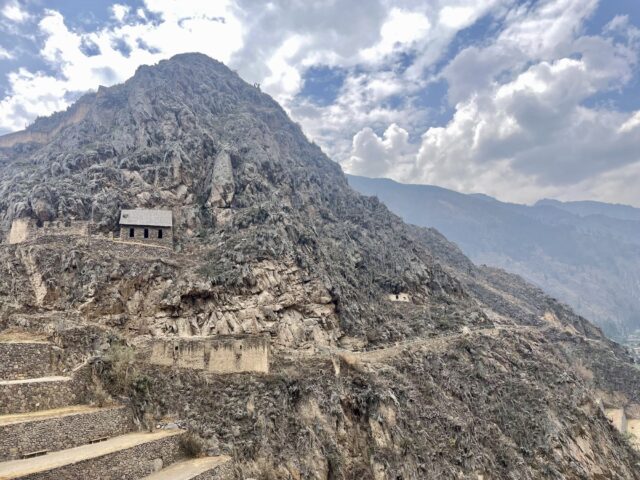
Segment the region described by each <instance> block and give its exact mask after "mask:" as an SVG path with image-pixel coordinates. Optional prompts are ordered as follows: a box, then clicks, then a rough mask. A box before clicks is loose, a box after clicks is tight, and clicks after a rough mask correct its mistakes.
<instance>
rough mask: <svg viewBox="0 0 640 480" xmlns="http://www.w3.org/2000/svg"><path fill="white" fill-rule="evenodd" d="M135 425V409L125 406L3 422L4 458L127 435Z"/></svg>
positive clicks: (0, 438) (1, 458)
mask: <svg viewBox="0 0 640 480" xmlns="http://www.w3.org/2000/svg"><path fill="white" fill-rule="evenodd" d="M132 428H133V422H132V417H131V411H130V410H129V408H127V407H122V406H121V407H113V408H108V409H101V410H94V411H88V412H87V411H85V412H80V413H75V414H70V415H64V416H60V417H55V418H44V419H40V420H33V421H22V422H19V423H10V424H7V425H0V461H7V460H15V459H19V458H21V456H22V455H24V454H27V453H33V452H39V451H42V450H48V451H54V450H65V449H67V448H73V447H77V446H79V445H84V444H86V443H89V442H91V441H93V440H96V439H99V438H103V437H115V436H118V435H123V434H125V433H127V432H129V431H130V430H131V429H132Z"/></svg>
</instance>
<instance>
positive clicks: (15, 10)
mask: <svg viewBox="0 0 640 480" xmlns="http://www.w3.org/2000/svg"><path fill="white" fill-rule="evenodd" d="M0 14H2V16H3V17H5V18H7V19H9V20H11V21H12V22H16V23H23V22H26V21H27V20H29V18H30V17H31V15H29V12H27V11H26V10H25V9H23V8H22V7H21V6H20V4H19V3H18V2H16V1H10V2H7V3H6V4H5V5H4V7H2V10H0Z"/></svg>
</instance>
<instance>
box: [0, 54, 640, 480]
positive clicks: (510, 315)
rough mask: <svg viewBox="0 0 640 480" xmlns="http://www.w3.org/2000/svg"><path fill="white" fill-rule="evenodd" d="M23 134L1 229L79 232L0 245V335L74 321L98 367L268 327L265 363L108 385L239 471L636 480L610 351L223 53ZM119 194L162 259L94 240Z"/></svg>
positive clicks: (584, 324) (112, 92)
mask: <svg viewBox="0 0 640 480" xmlns="http://www.w3.org/2000/svg"><path fill="white" fill-rule="evenodd" d="M78 105H83V106H82V109H83V112H82V114H81V115H80V114H77V113H74V112H75V111H76V110H75V109H77V108H79V107H78ZM70 119H71V120H70ZM31 130H32V131H33V132H41V133H42V132H44V133H42V134H39V135H31V133H33V132H30V131H27V132H24V133H21V134H20V135H14V136H13V137H12V139H10V141H6V142H4V143H2V142H0V145H5V146H4V147H0V225H1V226H2V229H3V230H4V232H5V235H4V237H5V238H7V237H8V231H9V229H10V227H11V224H12V222H13V221H14V220H15V219H18V218H32V219H34V220H35V221H36V222H40V223H41V222H47V221H50V220H54V219H55V220H61V221H62V220H64V221H71V220H92V221H93V224H94V225H93V228H92V229H93V231H94V233H95V234H96V235H95V236H94V237H93V238H91V239H90V241H89V239H88V238H86V237H82V236H75V235H67V236H64V235H62V236H49V237H47V236H42V237H39V238H37V239H33V240H29V241H27V242H24V243H20V244H17V245H9V244H7V243H6V242H5V243H3V244H2V245H0V327H4V328H11V329H27V330H36V331H40V332H56V335H58V336H61V337H64V335H70V334H69V333H65V332H74V337H73V342H70V343H72V344H73V346H74V348H76V349H78V350H80V351H81V355H97V356H98V359H99V361H96V365H97V366H100V369H98V371H96V374H102V375H103V376H104V377H105V378H107V379H108V378H110V377H109V375H110V374H109V368H111V367H110V366H109V357H108V356H104V358H103V356H101V355H102V354H101V352H104V349H109V348H113V347H109V345H116V344H118V343H119V342H125V343H127V342H128V343H131V344H132V345H135V344H136V341H137V340H138V339H140V338H141V337H148V336H160V335H162V336H192V335H216V334H225V333H250V334H269V336H270V338H271V341H272V348H273V351H272V360H271V361H272V368H271V372H270V373H269V374H268V375H262V374H234V375H227V376H215V375H214V376H207V375H205V374H202V373H199V372H194V371H190V370H171V369H163V368H160V367H153V366H149V365H146V364H141V365H137V366H136V371H137V372H138V375H137V376H134V378H131V379H130V382H129V383H126V382H125V385H122V384H121V383H122V382H120V384H116V383H114V384H113V385H110V384H107V386H108V387H109V388H112V389H113V393H114V395H115V394H117V395H120V396H123V395H127V396H128V397H129V399H130V401H131V403H132V405H133V406H134V407H135V409H136V412H137V413H138V414H139V420H140V421H141V422H142V423H144V422H145V421H146V419H147V418H151V419H152V420H151V421H153V422H156V421H160V420H161V419H163V418H164V417H165V416H166V415H172V416H176V415H177V416H179V417H180V418H181V419H182V421H184V422H185V425H187V426H188V427H189V428H190V429H191V430H193V431H197V432H199V434H200V435H201V436H202V437H203V438H204V439H205V441H206V445H207V446H208V449H209V450H211V451H212V452H217V453H226V454H230V455H232V456H233V457H234V462H235V467H234V468H235V472H236V476H237V478H247V477H250V476H254V477H258V478H283V479H284V478H318V479H336V478H345V479H347V478H371V479H376V480H378V479H387V478H388V479H391V478H394V479H397V478H411V479H413V478H415V479H418V478H420V479H422V478H469V479H471V478H473V479H477V478H478V475H484V476H485V478H522V479H534V478H557V479H560V478H563V479H582V478H616V479H627V478H640V473H638V471H639V470H638V464H639V462H640V458H639V457H638V453H637V452H635V451H634V450H633V449H632V448H631V446H630V444H629V443H628V442H627V441H626V440H625V438H623V437H622V436H621V435H620V434H619V433H618V432H617V431H616V430H615V429H614V428H613V427H612V426H611V424H610V423H609V422H608V420H607V419H606V418H605V416H604V415H603V413H602V412H601V411H600V409H599V408H598V406H597V404H596V402H595V399H596V398H603V399H605V400H606V401H607V402H608V403H612V404H613V403H617V404H618V405H621V406H628V407H632V406H634V405H636V404H640V398H638V392H639V391H640V389H639V388H638V387H640V372H639V371H638V369H637V368H636V367H635V366H634V365H633V364H632V362H631V361H630V359H629V357H628V356H627V354H626V353H625V352H624V350H622V349H621V348H620V347H618V346H617V345H616V344H614V343H612V342H610V341H608V340H607V339H606V338H605V337H604V336H603V335H602V333H601V331H600V330H599V329H598V328H596V327H594V326H593V325H591V324H590V323H589V322H588V321H586V320H585V319H583V318H581V317H579V316H577V315H575V314H574V313H573V312H571V311H570V310H568V309H566V308H565V307H563V306H562V305H560V304H558V303H557V302H555V301H553V300H552V299H550V298H548V297H546V296H545V295H544V294H543V293H542V292H541V291H539V290H537V289H535V288H534V287H532V286H530V285H528V284H526V283H525V282H523V281H522V280H520V279H518V278H517V277H514V278H511V277H509V276H508V275H507V274H505V273H504V272H501V271H494V270H490V269H483V268H477V267H475V266H474V265H473V264H472V263H471V262H470V261H469V260H468V259H467V258H466V257H465V256H464V255H463V254H462V253H461V252H460V251H459V250H458V249H457V248H456V247H455V246H454V245H452V244H451V243H449V242H448V241H447V240H446V239H445V238H444V237H442V236H441V235H439V234H438V233H437V232H435V231H433V230H426V229H419V228H416V227H413V226H409V225H406V224H404V223H403V222H402V221H401V220H400V219H399V218H398V217H397V216H395V215H393V214H392V213H390V212H389V211H388V210H387V208H386V207H385V206H384V205H382V204H381V203H380V202H379V201H378V200H376V199H375V198H369V197H364V196H362V195H360V194H358V193H356V192H354V191H353V190H351V189H350V188H349V186H348V184H347V181H346V177H345V176H344V175H343V174H342V172H341V171H340V168H339V167H338V166H337V164H335V163H334V162H332V161H331V160H330V159H328V158H327V157H326V156H325V155H324V154H323V153H322V151H321V150H320V149H319V148H318V147H317V146H315V145H313V144H311V143H309V142H308V141H307V140H306V138H305V137H304V135H303V134H302V132H301V130H300V129H299V128H298V127H297V126H296V125H295V124H294V123H292V122H291V121H290V120H289V119H288V118H287V116H286V114H285V113H284V112H283V110H282V109H281V108H280V107H279V106H278V105H277V104H276V103H275V102H274V101H273V100H272V99H271V98H270V97H268V96H267V95H265V94H263V93H261V92H260V91H259V90H257V89H256V88H254V87H251V86H249V85H247V84H246V83H244V82H243V81H242V80H241V79H240V78H239V77H238V76H237V75H236V74H234V73H233V72H231V71H230V70H229V69H227V68H226V67H225V66H224V65H222V64H220V63H219V62H216V61H214V60H212V59H209V58H207V57H205V56H203V55H199V54H186V55H178V56H176V57H174V58H172V59H171V60H168V61H163V62H160V63H159V64H158V65H156V66H152V67H141V68H140V69H139V70H138V71H137V73H136V75H135V76H134V77H133V78H131V79H130V80H128V81H127V82H125V83H124V84H122V85H118V86H115V87H111V88H108V89H101V90H99V91H98V92H97V93H96V94H88V95H87V96H85V97H83V99H81V101H80V103H79V104H76V105H75V106H73V107H71V109H70V110H69V111H68V112H66V113H62V114H58V115H56V116H53V117H51V118H49V119H43V120H41V121H40V122H36V124H35V125H33V126H32V127H31ZM16 138H17V139H18V140H16ZM132 207H143V208H171V209H172V210H173V212H174V225H175V230H176V232H175V234H176V245H175V247H176V248H175V251H171V250H166V249H158V248H152V247H146V246H141V245H127V244H122V243H118V242H113V241H112V240H109V239H108V237H102V236H99V235H100V234H103V233H105V234H108V233H109V232H111V231H113V230H115V229H117V221H118V213H119V211H120V209H122V208H132ZM401 295H402V299H405V298H406V299H407V300H408V301H396V298H398V299H399V298H400V296H401ZM396 296H397V297H396ZM104 372H107V373H104ZM132 376H133V374H132Z"/></svg>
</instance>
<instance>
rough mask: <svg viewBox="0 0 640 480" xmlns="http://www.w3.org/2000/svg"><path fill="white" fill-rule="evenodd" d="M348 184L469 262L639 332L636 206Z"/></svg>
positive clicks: (639, 222)
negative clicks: (520, 201)
mask: <svg viewBox="0 0 640 480" xmlns="http://www.w3.org/2000/svg"><path fill="white" fill-rule="evenodd" d="M349 183H350V185H351V186H352V187H353V188H355V189H356V190H358V191H359V192H361V193H363V194H366V195H376V196H377V197H378V198H379V199H380V200H381V201H382V202H384V203H385V204H386V205H387V206H388V207H389V208H390V209H391V211H393V212H394V213H396V214H398V215H400V216H401V217H402V218H403V219H404V220H405V221H407V222H409V223H413V224H415V225H419V226H424V227H433V228H436V229H438V230H439V231H441V232H442V233H443V234H444V235H445V236H446V237H447V238H448V239H450V240H451V241H453V242H455V243H456V244H457V245H459V246H460V248H461V249H462V250H463V251H464V252H465V254H467V255H469V257H470V258H471V259H472V260H473V261H474V262H476V263H484V264H487V265H492V266H495V267H499V268H504V269H505V270H507V271H510V272H512V273H516V274H518V275H522V276H523V277H524V278H526V279H527V280H529V281H531V282H533V283H535V284H536V285H539V286H541V287H542V288H544V289H545V290H546V291H548V292H549V293H550V294H552V295H554V296H556V297H557V298H559V299H560V300H561V301H563V302H566V303H568V304H569V305H571V306H572V307H573V308H574V309H575V310H576V311H577V312H578V313H580V314H582V315H584V316H585V317H587V318H589V319H590V320H592V321H594V322H595V323H597V324H598V325H599V326H600V327H602V328H603V329H604V331H605V332H606V333H607V334H608V335H610V336H611V337H612V338H616V339H619V340H624V339H625V338H626V337H627V336H628V335H629V334H630V333H633V332H634V331H636V330H638V329H640V273H639V272H640V210H638V209H635V208H633V207H628V206H623V205H608V204H602V203H597V202H568V203H562V202H558V201H551V200H543V201H540V202H538V203H537V204H536V205H534V206H532V207H530V206H526V205H517V204H511V203H503V202H499V201H497V200H495V199H493V198H491V197H487V196H484V195H464V194H460V193H457V192H454V191H451V190H446V189H444V188H439V187H434V186H430V185H403V184H400V183H396V182H393V181H391V180H387V179H369V178H365V177H353V176H349Z"/></svg>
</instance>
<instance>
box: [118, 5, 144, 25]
mask: <svg viewBox="0 0 640 480" xmlns="http://www.w3.org/2000/svg"><path fill="white" fill-rule="evenodd" d="M130 11H131V7H130V6H128V5H122V4H120V3H116V4H114V5H112V6H111V14H112V15H113V18H115V19H116V20H117V21H118V22H122V21H124V18H125V17H126V16H127V15H128V14H129V12H130ZM143 13H144V11H143Z"/></svg>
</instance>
